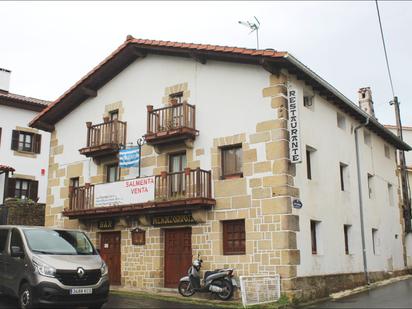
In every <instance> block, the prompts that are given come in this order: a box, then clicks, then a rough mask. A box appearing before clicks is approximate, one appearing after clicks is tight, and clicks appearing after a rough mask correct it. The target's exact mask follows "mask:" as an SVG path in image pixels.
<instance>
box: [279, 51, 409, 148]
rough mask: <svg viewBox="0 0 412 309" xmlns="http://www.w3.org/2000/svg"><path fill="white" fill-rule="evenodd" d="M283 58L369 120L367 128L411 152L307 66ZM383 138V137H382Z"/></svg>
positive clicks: (288, 56)
mask: <svg viewBox="0 0 412 309" xmlns="http://www.w3.org/2000/svg"><path fill="white" fill-rule="evenodd" d="M284 58H286V59H288V60H289V62H290V63H292V64H293V65H295V66H296V67H297V68H298V69H300V70H302V71H303V72H304V73H306V74H307V75H309V76H310V77H311V78H313V79H314V80H315V81H316V82H318V83H319V84H320V85H322V86H323V87H325V88H326V89H328V90H329V91H330V92H332V93H333V94H334V95H335V96H336V97H337V98H338V99H340V101H341V102H343V103H344V104H345V105H346V107H348V108H349V109H351V110H352V111H354V112H355V113H356V114H358V115H359V116H360V117H361V118H363V120H365V121H366V119H367V118H369V125H368V126H367V127H370V126H372V127H375V128H376V129H378V130H379V131H381V133H383V135H385V136H386V139H387V140H388V141H389V142H390V143H391V144H393V145H394V146H395V147H397V148H399V149H401V150H407V151H409V150H412V147H411V146H409V145H408V144H407V143H405V142H404V141H402V140H401V139H400V138H399V137H397V136H396V135H395V134H393V133H392V132H391V131H390V130H388V129H387V128H385V126H384V125H382V124H381V123H380V122H379V121H377V120H376V119H375V118H374V117H371V116H370V115H369V114H367V113H366V112H364V111H363V110H362V109H361V108H359V107H358V106H357V105H356V104H354V103H353V102H352V101H351V100H349V99H348V98H347V97H346V96H345V95H343V94H342V93H341V92H339V91H338V90H337V89H336V88H335V87H333V86H332V85H331V84H329V83H328V82H327V81H325V80H324V79H323V78H321V77H320V76H319V75H317V74H316V73H315V72H313V71H312V70H311V69H309V68H308V67H307V66H305V65H304V64H303V63H302V62H300V61H299V60H298V59H296V58H295V57H294V56H293V55H291V54H290V53H287V54H286V55H285V56H284ZM384 138H385V137H384Z"/></svg>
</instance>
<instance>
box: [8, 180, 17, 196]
mask: <svg viewBox="0 0 412 309" xmlns="http://www.w3.org/2000/svg"><path fill="white" fill-rule="evenodd" d="M7 186H8V188H7V197H14V196H15V191H16V179H15V178H9V179H8V181H7Z"/></svg>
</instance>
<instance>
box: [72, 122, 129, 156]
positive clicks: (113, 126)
mask: <svg viewBox="0 0 412 309" xmlns="http://www.w3.org/2000/svg"><path fill="white" fill-rule="evenodd" d="M86 126H87V144H86V145H87V146H86V147H84V148H81V149H79V152H80V154H82V155H85V156H86V157H93V158H97V157H103V156H107V155H112V154H115V153H117V152H118V151H119V150H120V149H121V148H122V147H124V146H125V145H126V129H127V123H126V122H123V121H120V120H117V119H115V120H109V119H108V118H106V119H105V120H104V122H103V123H99V124H94V125H92V123H91V122H86Z"/></svg>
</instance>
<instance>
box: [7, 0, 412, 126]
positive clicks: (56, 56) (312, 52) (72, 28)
mask: <svg viewBox="0 0 412 309" xmlns="http://www.w3.org/2000/svg"><path fill="white" fill-rule="evenodd" d="M379 4H380V10H381V18H382V22H383V27H384V32H385V36H386V43H387V47H388V53H389V61H390V64H391V69H392V76H393V80H394V87H395V92H396V94H397V95H398V97H399V99H400V101H401V111H402V119H403V122H404V124H405V125H412V91H411V87H412V83H411V80H410V77H409V72H411V71H412V60H411V57H410V54H411V52H410V51H411V50H412V41H411V38H412V35H411V34H412V33H411V30H412V2H401V1H400V2H395V1H391V2H379ZM253 15H255V16H257V17H258V18H259V20H260V22H261V29H260V47H261V48H274V49H276V50H282V51H288V52H290V53H292V54H293V55H294V56H296V57H297V58H298V59H299V60H300V61H302V62H303V63H304V64H305V65H307V66H308V67H309V68H311V69H312V70H314V71H315V72H316V73H317V74H319V75H320V76H321V77H323V78H324V79H325V80H326V81H328V82H329V83H331V84H332V85H334V86H335V87H336V88H337V89H338V90H340V91H341V92H342V93H343V94H344V95H346V96H347V97H348V98H349V99H351V100H352V101H354V102H356V101H357V90H358V88H359V87H363V86H371V87H372V91H373V97H374V102H375V111H376V114H377V117H378V119H379V120H380V121H381V122H383V123H394V112H393V108H392V107H390V106H389V104H388V102H389V100H391V99H392V94H391V90H390V85H389V80H388V76H387V72H386V67H385V62H384V54H383V49H382V43H381V39H380V33H379V25H378V20H377V14H376V8H375V2H374V1H364V2H360V1H356V2H355V1H352V2H351V1H344V2H336V1H331V2H323V1H317V2H303V1H302V2H281V1H279V2H276V1H274V2H1V3H0V16H1V17H0V67H3V68H7V69H10V70H12V72H13V73H12V80H11V87H10V91H11V92H15V93H19V94H23V95H28V96H33V97H37V98H40V99H48V100H54V99H56V98H57V97H58V96H59V95H61V94H62V93H63V92H64V91H65V90H67V89H68V88H69V87H70V86H71V85H72V84H73V83H75V82H76V81H77V80H79V79H80V78H81V77H82V76H83V75H84V74H85V73H87V72H88V71H89V70H90V69H92V68H93V67H94V66H95V65H96V64H98V63H99V62H100V61H101V60H103V59H104V58H105V57H106V56H107V55H109V54H110V53H111V52H112V51H113V50H115V49H116V48H117V47H118V46H119V45H120V44H121V43H122V42H123V41H124V40H125V38H126V35H127V34H132V35H133V36H134V37H136V38H147V39H158V40H171V41H182V42H196V43H206V44H218V45H231V46H241V47H250V48H255V44H256V43H255V40H256V39H255V36H254V34H251V35H249V34H248V29H247V28H246V27H243V26H241V25H239V24H238V21H239V20H247V19H251V18H252V17H253ZM193 103H196V102H193Z"/></svg>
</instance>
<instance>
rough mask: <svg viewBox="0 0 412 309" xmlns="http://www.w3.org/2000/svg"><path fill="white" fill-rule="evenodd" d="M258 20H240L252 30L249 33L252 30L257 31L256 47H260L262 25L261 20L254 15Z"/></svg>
mask: <svg viewBox="0 0 412 309" xmlns="http://www.w3.org/2000/svg"><path fill="white" fill-rule="evenodd" d="M253 18H254V19H255V21H256V22H254V21H239V24H241V25H243V26H246V27H248V28H249V29H250V30H252V31H250V32H249V34H251V33H252V32H254V31H256V48H257V49H259V27H260V22H259V20H258V19H257V18H256V16H253Z"/></svg>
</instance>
